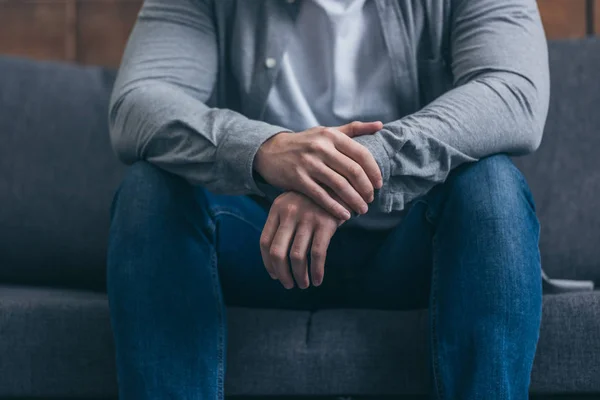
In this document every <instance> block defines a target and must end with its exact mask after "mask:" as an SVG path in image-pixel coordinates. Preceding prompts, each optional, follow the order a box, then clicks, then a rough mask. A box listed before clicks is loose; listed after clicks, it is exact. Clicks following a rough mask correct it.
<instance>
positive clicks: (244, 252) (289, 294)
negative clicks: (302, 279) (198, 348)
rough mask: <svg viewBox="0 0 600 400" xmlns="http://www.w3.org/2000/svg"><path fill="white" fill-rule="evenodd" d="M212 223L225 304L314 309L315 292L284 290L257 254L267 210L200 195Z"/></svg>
mask: <svg viewBox="0 0 600 400" xmlns="http://www.w3.org/2000/svg"><path fill="white" fill-rule="evenodd" d="M202 197H204V200H203V199H199V201H200V202H202V201H206V205H205V206H206V207H207V208H208V211H209V214H210V216H211V219H212V220H213V221H214V235H215V236H214V237H215V248H216V252H215V256H216V262H217V265H218V270H219V279H220V283H221V288H222V291H223V296H224V299H225V303H226V304H227V305H228V306H237V307H254V308H285V309H314V308H316V307H318V303H319V298H320V294H319V292H318V291H316V290H315V288H309V289H307V290H299V289H297V288H295V289H293V290H286V289H285V288H284V287H283V286H282V285H281V284H280V283H279V281H276V280H273V279H271V277H270V276H269V274H268V273H267V271H266V269H265V267H264V264H263V260H262V256H261V253H260V246H259V242H260V235H261V233H262V229H263V226H264V224H265V222H266V220H267V216H268V208H267V207H266V206H265V205H262V204H259V203H258V202H257V201H255V200H254V199H252V198H250V197H247V196H224V195H215V194H212V193H208V192H206V193H203V196H202Z"/></svg>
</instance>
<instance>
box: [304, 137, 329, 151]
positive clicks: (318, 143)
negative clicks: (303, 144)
mask: <svg viewBox="0 0 600 400" xmlns="http://www.w3.org/2000/svg"><path fill="white" fill-rule="evenodd" d="M308 146H309V148H310V149H311V150H312V151H313V152H316V153H322V152H324V151H325V149H326V146H325V143H323V141H322V140H320V139H316V140H313V141H312V142H310V144H309V145H308Z"/></svg>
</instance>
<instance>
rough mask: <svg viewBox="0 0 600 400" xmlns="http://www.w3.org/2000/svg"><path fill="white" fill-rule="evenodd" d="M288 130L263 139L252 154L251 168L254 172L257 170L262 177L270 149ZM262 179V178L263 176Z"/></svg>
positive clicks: (287, 133)
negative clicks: (254, 153) (253, 154)
mask: <svg viewBox="0 0 600 400" xmlns="http://www.w3.org/2000/svg"><path fill="white" fill-rule="evenodd" d="M289 134H290V133H289V132H285V131H283V132H279V133H276V134H275V135H273V136H271V137H270V138H269V139H267V140H265V141H264V143H263V144H261V145H260V147H259V148H258V151H257V152H256V155H255V156H254V162H253V163H252V168H253V169H254V171H255V172H257V173H258V174H259V175H260V176H261V177H264V175H265V174H264V171H265V168H267V166H266V164H267V162H268V160H269V159H270V157H269V154H270V153H271V149H272V148H273V147H274V146H275V145H277V143H278V142H279V141H280V140H281V139H283V137H285V135H289ZM263 179H264V178H263Z"/></svg>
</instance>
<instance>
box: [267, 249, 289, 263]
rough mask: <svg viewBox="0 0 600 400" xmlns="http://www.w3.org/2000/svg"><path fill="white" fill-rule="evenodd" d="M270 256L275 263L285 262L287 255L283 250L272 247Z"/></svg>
mask: <svg viewBox="0 0 600 400" xmlns="http://www.w3.org/2000/svg"><path fill="white" fill-rule="evenodd" d="M269 255H270V256H271V258H272V259H273V260H275V261H283V260H285V254H284V253H283V252H282V251H281V250H279V248H277V247H272V248H271V250H270V251H269Z"/></svg>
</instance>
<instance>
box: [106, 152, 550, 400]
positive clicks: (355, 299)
mask: <svg viewBox="0 0 600 400" xmlns="http://www.w3.org/2000/svg"><path fill="white" fill-rule="evenodd" d="M267 214H268V210H267V209H266V207H262V206H261V205H259V204H258V203H257V202H255V201H254V200H252V199H250V198H248V197H242V196H220V195H214V194H211V193H209V192H207V191H206V190H203V189H202V188H198V187H192V186H190V185H189V184H187V183H186V182H184V181H183V180H182V179H180V178H178V177H176V176H174V175H171V174H169V173H167V172H164V171H162V170H160V169H158V168H156V167H153V166H152V165H150V164H148V163H145V162H138V163H137V164H135V165H133V166H132V167H131V168H130V169H129V172H128V173H127V176H126V177H125V179H124V181H123V183H122V185H121V187H120V188H119V190H118V192H117V195H116V197H115V201H114V203H113V208H112V224H111V231H110V243H109V251H108V293H109V300H110V308H111V317H112V326H113V331H114V336H115V342H116V350H117V367H118V368H117V369H118V380H119V392H120V398H121V399H122V400H128V399H132V400H143V399H167V398H168V399H181V400H184V399H186V400H187V399H211V400H212V399H222V398H223V381H224V376H225V351H226V339H227V334H226V330H227V323H226V308H225V307H226V305H227V306H245V307H266V308H281V307H283V308H301V309H316V308H323V307H338V306H343V307H366V308H379V309H382V308H383V309H413V308H419V307H429V310H430V325H429V334H430V348H431V369H432V376H433V381H432V389H431V392H432V396H433V398H436V399H483V398H485V399H526V398H527V395H528V394H527V393H528V386H529V380H530V378H529V376H530V372H531V368H532V364H533V358H534V354H535V348H536V343H537V340H538V331H539V326H540V318H541V304H542V294H541V271H540V255H539V251H538V236H539V225H538V221H537V218H536V215H535V209H534V204H533V200H532V197H531V194H530V192H529V189H528V186H527V183H526V182H525V180H524V178H523V176H522V175H521V173H520V172H519V171H518V170H517V168H516V167H515V166H514V165H513V164H512V162H511V161H510V159H509V158H508V157H506V156H504V155H497V156H493V157H489V158H486V159H483V160H481V161H479V162H477V163H473V164H468V165H463V166H461V167H459V168H457V169H456V170H454V171H453V172H452V174H451V175H450V176H449V178H448V179H447V181H446V182H445V183H443V184H441V185H438V186H437V187H435V188H434V189H433V190H431V191H430V192H429V193H428V194H427V195H425V196H423V197H422V198H420V199H418V200H417V201H415V202H414V203H413V204H412V206H411V208H410V210H409V212H408V213H407V215H406V217H405V218H404V220H403V222H402V223H401V224H400V225H399V226H398V227H396V228H395V229H393V230H391V231H383V232H366V231H362V230H360V229H350V228H348V229H340V230H339V231H338V232H337V233H336V234H335V236H334V237H333V239H332V242H331V245H330V247H329V252H328V255H327V266H326V271H325V279H324V282H323V285H322V286H321V287H318V288H312V287H311V288H309V289H307V290H304V291H302V290H299V289H293V290H291V291H288V290H286V289H284V288H283V287H282V286H281V285H280V284H279V283H278V282H276V281H273V280H271V278H270V277H269V275H268V274H267V272H266V270H265V269H264V267H263V264H262V260H261V255H260V250H259V237H260V233H261V229H262V227H263V225H264V223H265V220H266V217H267Z"/></svg>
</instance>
